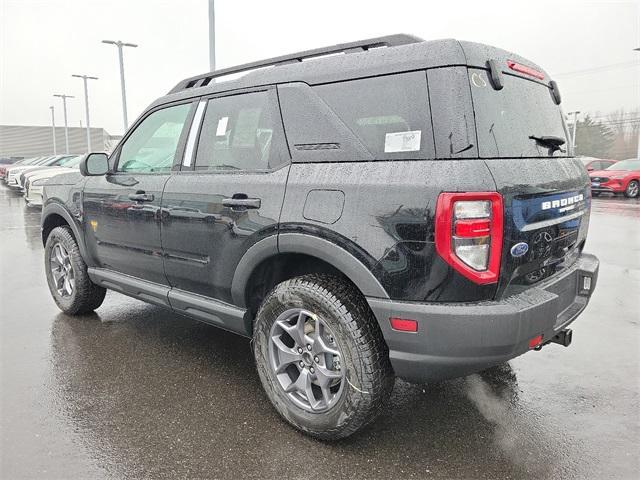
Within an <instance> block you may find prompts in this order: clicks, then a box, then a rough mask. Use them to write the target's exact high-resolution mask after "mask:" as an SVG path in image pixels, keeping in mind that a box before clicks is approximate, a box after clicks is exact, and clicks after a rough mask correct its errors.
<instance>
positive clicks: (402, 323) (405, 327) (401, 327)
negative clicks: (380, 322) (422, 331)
mask: <svg viewBox="0 0 640 480" xmlns="http://www.w3.org/2000/svg"><path fill="white" fill-rule="evenodd" d="M389 322H391V328H393V329H394V330H398V331H399V332H417V331H418V322H416V321H415V320H408V319H406V318H390V319H389Z"/></svg>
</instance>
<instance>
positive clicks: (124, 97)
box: [102, 40, 138, 134]
mask: <svg viewBox="0 0 640 480" xmlns="http://www.w3.org/2000/svg"><path fill="white" fill-rule="evenodd" d="M102 43H108V44H109V45H115V46H116V47H118V60H120V86H121V87H122V117H123V120H124V132H123V134H124V133H126V131H127V128H128V126H129V122H128V121H127V94H126V90H125V87H124V61H123V59H122V47H133V48H136V47H137V46H138V45H136V44H135V43H124V42H121V41H120V40H116V41H113V40H102Z"/></svg>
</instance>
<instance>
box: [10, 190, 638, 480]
mask: <svg viewBox="0 0 640 480" xmlns="http://www.w3.org/2000/svg"><path fill="white" fill-rule="evenodd" d="M39 220H40V212H39V211H37V210H35V211H32V210H29V209H27V208H26V207H25V205H24V202H23V200H22V198H21V197H19V196H18V195H16V194H14V193H13V192H11V191H9V190H8V189H7V188H6V187H4V186H2V187H0V275H1V276H0V317H1V319H0V337H1V339H0V348H1V350H0V361H1V365H0V368H1V370H0V379H1V384H0V387H1V404H0V406H1V407H0V417H1V418H0V420H1V424H0V431H1V433H0V435H1V442H2V444H1V451H0V477H1V478H3V479H18V478H65V479H69V478H91V479H101V478H118V479H120V478H122V479H129V478H136V479H137V478H233V479H237V478H286V479H306V478H314V479H330V478H488V479H494V478H537V479H544V478H564V479H573V478H639V477H640V399H639V393H640V325H639V322H640V314H639V312H638V305H639V304H638V299H639V298H640V295H639V293H640V202H639V201H630V200H626V199H621V198H598V199H594V206H593V212H592V217H591V227H590V234H589V239H588V243H587V250H588V251H590V252H592V253H595V254H596V255H597V256H598V257H599V258H600V261H601V269H600V278H599V281H598V287H597V290H596V292H595V294H594V297H593V298H592V301H591V304H590V305H589V307H588V308H587V310H586V311H585V312H584V313H583V314H582V316H581V317H580V318H579V319H578V320H577V321H576V322H575V323H574V324H573V329H574V336H573V344H572V345H571V346H570V347H569V348H564V347H561V346H559V345H550V346H546V347H545V348H543V350H542V351H540V352H530V353H528V354H525V355H523V356H521V357H519V358H517V359H515V360H512V361H511V362H509V364H505V365H504V366H501V367H499V368H494V369H492V370H489V371H487V372H483V373H481V374H477V375H472V376H470V377H467V378H462V379H457V380H453V381H448V382H443V383H438V384H430V385H411V384H408V383H405V382H403V381H400V380H398V381H397V382H396V385H395V389H394V393H393V397H392V401H391V405H390V407H389V409H388V410H387V411H386V412H385V414H384V415H383V416H382V417H381V418H380V419H379V420H378V421H377V422H376V423H375V424H374V425H372V426H371V427H369V428H367V429H366V430H364V431H362V432H361V433H360V434H357V435H356V436H354V437H351V438H349V439H347V440H343V441H340V442H337V443H321V442H318V441H315V440H313V439H310V438H308V437H305V436H302V435H300V434H299V433H297V432H296V431H294V430H293V429H291V428H290V427H289V426H288V425H286V424H285V423H284V422H283V421H281V420H280V418H279V417H278V416H277V414H276V413H275V411H274V410H273V409H272V407H271V405H270V404H269V402H268V400H267V398H266V397H265V395H264V394H263V392H262V389H261V386H260V382H259V379H258V376H257V374H256V371H255V369H254V365H253V358H252V355H251V349H250V344H249V341H248V340H246V339H243V338H240V337H237V336H234V335H232V334H229V333H226V332H224V331H222V330H218V329H216V328H214V327H212V326H208V325H204V324H200V323H197V322H195V321H192V320H190V319H188V318H185V317H181V316H179V315H176V314H173V313H171V312H169V311H166V310H163V309H161V308H158V307H155V306H151V305H147V304H144V303H142V302H139V301H137V300H133V299H130V298H127V297H124V296H122V295H120V294H117V293H111V292H110V293H108V294H107V298H106V300H105V302H104V304H103V306H102V307H100V308H99V309H98V310H97V313H96V314H92V315H88V316H84V317H69V316H66V315H64V314H62V313H60V312H59V310H58V309H57V307H56V306H55V304H54V303H53V301H52V300H51V298H50V295H49V292H48V290H47V286H46V282H45V277H44V267H43V249H42V244H41V240H40V229H39Z"/></svg>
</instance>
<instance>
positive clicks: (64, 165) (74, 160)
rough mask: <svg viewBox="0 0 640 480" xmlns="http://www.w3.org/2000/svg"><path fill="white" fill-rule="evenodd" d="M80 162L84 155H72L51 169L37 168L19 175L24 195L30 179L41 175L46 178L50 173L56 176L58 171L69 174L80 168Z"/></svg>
mask: <svg viewBox="0 0 640 480" xmlns="http://www.w3.org/2000/svg"><path fill="white" fill-rule="evenodd" d="M80 160H82V155H71V156H68V157H66V158H64V159H62V160H61V161H59V162H57V163H56V164H55V165H52V166H50V167H36V168H30V169H29V170H25V171H23V172H22V173H21V174H20V175H19V180H18V183H19V185H20V188H21V190H22V193H24V191H25V187H26V183H27V180H29V179H30V178H33V177H35V176H39V175H43V176H45V177H46V176H47V175H49V174H50V173H51V174H54V173H55V172H58V171H62V172H65V173H67V172H68V171H69V169H70V168H78V165H80Z"/></svg>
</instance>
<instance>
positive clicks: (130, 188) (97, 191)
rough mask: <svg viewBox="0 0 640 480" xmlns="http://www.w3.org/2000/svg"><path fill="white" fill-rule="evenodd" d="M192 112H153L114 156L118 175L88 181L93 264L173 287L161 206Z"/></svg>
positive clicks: (182, 107) (184, 108) (178, 108)
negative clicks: (163, 241)
mask: <svg viewBox="0 0 640 480" xmlns="http://www.w3.org/2000/svg"><path fill="white" fill-rule="evenodd" d="M190 109H191V103H183V104H178V105H172V106H169V107H164V108H160V109H157V110H155V111H152V112H151V113H150V114H149V115H147V116H146V117H145V118H143V119H142V120H141V121H140V122H139V123H138V125H137V126H136V127H135V128H134V129H132V130H131V133H130V134H129V135H128V136H127V137H126V138H125V140H124V141H123V142H122V143H121V144H120V146H119V147H118V149H117V151H116V152H115V153H114V155H113V164H112V165H113V171H112V172H110V173H109V174H107V175H105V176H104V177H90V178H89V179H88V180H87V183H86V184H85V187H84V191H83V207H84V222H85V226H84V231H85V232H86V233H85V242H86V245H87V251H88V254H89V256H90V257H91V258H90V260H91V263H92V264H93V265H96V266H99V267H101V268H107V269H110V270H114V271H116V272H119V273H124V274H127V275H132V276H135V277H139V278H142V279H144V280H148V281H151V282H155V283H160V284H166V283H167V281H166V277H165V275H164V270H163V264H162V263H163V262H162V249H161V243H160V228H161V215H160V206H161V202H162V192H163V190H164V186H165V184H166V183H167V181H168V180H169V177H170V174H171V169H172V167H173V165H174V159H175V158H176V157H178V156H180V155H181V149H182V145H183V143H184V141H183V140H184V139H183V130H185V128H184V125H185V124H186V122H187V118H188V117H189V112H190Z"/></svg>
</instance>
